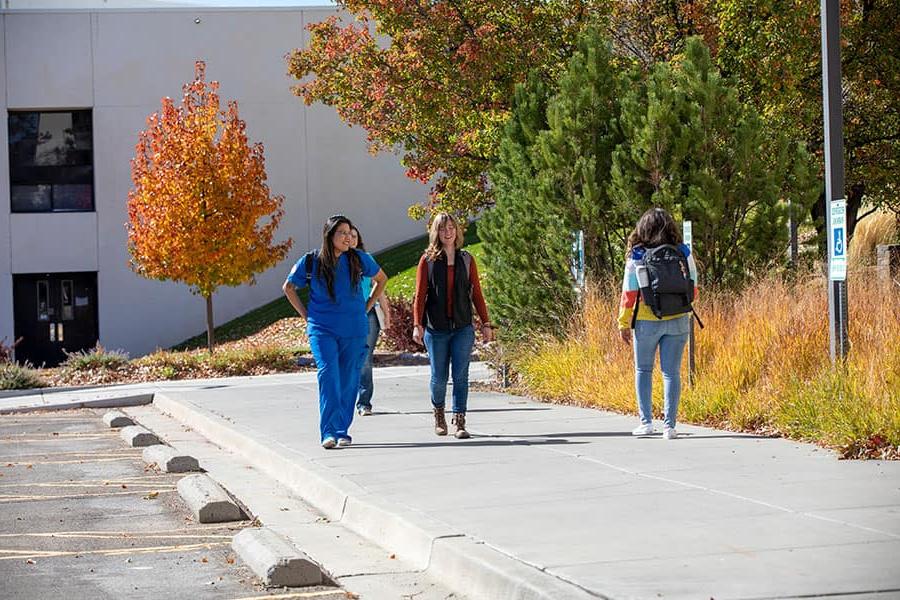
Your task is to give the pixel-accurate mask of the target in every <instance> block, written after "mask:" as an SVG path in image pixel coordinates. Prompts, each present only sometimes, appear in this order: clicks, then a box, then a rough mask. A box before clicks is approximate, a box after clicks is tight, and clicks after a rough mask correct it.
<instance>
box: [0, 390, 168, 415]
mask: <svg viewBox="0 0 900 600" xmlns="http://www.w3.org/2000/svg"><path fill="white" fill-rule="evenodd" d="M151 402H153V394H149V393H148V394H134V395H131V396H118V397H113V398H97V399H96V400H75V401H73V402H58V403H56V404H34V405H32V406H18V407H16V408H3V409H0V415H9V414H15V413H27V412H37V411H41V410H71V409H75V408H119V407H122V406H144V405H146V404H150V403H151Z"/></svg>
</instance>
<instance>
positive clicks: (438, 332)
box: [413, 213, 494, 439]
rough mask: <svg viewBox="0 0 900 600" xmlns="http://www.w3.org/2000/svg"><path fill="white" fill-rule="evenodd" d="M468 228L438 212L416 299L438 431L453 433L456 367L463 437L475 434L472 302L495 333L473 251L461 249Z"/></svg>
mask: <svg viewBox="0 0 900 600" xmlns="http://www.w3.org/2000/svg"><path fill="white" fill-rule="evenodd" d="M462 245H463V231H462V228H461V227H460V226H459V224H458V223H457V222H456V219H454V218H453V216H452V215H450V214H448V213H438V214H437V215H435V217H434V221H432V223H431V228H430V230H429V234H428V248H427V249H426V250H425V253H424V254H423V255H422V258H421V259H420V260H419V266H418V269H417V271H416V293H415V298H414V300H413V323H414V327H413V340H414V341H415V342H416V343H417V344H422V343H423V342H424V344H425V347H426V348H427V349H428V360H429V362H430V363H431V405H432V409H433V411H434V432H435V433H436V434H437V435H447V418H446V416H445V413H444V401H445V399H446V396H447V378H448V374H449V373H448V372H449V371H450V369H451V367H452V372H453V415H454V416H453V424H454V425H456V433H455V434H454V435H455V436H456V438H457V439H465V438H468V437H469V432H468V431H466V405H467V401H468V396H469V357H470V356H471V354H472V346H473V345H474V343H475V329H474V328H473V326H472V305H473V304H474V305H475V310H476V312H478V317H479V319H480V320H481V334H482V336H483V337H484V340H485V341H486V342H489V341H491V340H492V339H493V338H494V330H493V326H492V325H491V322H490V319H489V318H488V312H487V305H486V304H485V302H484V296H483V295H482V293H481V281H480V280H479V278H478V267H477V266H476V264H475V259H474V258H473V257H472V255H471V254H469V253H468V252H465V251H464V250H461V248H462Z"/></svg>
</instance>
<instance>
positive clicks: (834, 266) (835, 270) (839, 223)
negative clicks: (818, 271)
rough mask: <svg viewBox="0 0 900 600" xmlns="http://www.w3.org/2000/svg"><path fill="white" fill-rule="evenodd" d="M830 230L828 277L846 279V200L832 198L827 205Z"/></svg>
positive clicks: (837, 279)
mask: <svg viewBox="0 0 900 600" xmlns="http://www.w3.org/2000/svg"><path fill="white" fill-rule="evenodd" d="M829 212H830V213H831V218H830V219H829V222H830V223H831V231H829V232H828V242H829V243H828V254H829V260H828V278H829V279H830V280H831V281H844V280H846V279H847V201H846V200H845V199H843V198H841V199H839V200H832V201H831V205H830V206H829Z"/></svg>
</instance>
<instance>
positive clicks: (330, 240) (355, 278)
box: [316, 215, 362, 300]
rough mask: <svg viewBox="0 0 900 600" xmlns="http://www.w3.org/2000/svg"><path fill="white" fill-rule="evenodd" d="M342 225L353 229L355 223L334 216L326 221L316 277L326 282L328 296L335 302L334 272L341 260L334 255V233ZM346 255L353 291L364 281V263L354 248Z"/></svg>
mask: <svg viewBox="0 0 900 600" xmlns="http://www.w3.org/2000/svg"><path fill="white" fill-rule="evenodd" d="M342 223H346V224H347V225H348V226H349V227H350V228H351V229H353V223H351V222H350V219H348V218H347V217H345V216H344V215H334V216H331V217H328V220H327V221H325V226H324V227H322V247H321V248H320V249H319V268H318V270H317V272H316V275H318V276H319V277H321V278H322V279H324V280H325V286H326V287H327V288H328V295H329V296H331V299H332V300H335V297H334V271H335V269H336V268H337V263H338V259H339V258H340V256H338V255H335V253H334V232H335V231H337V228H338V227H339V226H340V225H341V224H342ZM346 254H347V261H348V263H349V264H350V283H351V284H352V287H353V289H356V288H357V286H359V282H360V281H361V280H362V262H360V260H359V255H358V254H357V253H356V250H354V249H353V248H350V250H348V251H347V252H346Z"/></svg>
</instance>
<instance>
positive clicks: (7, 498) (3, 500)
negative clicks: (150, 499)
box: [0, 487, 175, 504]
mask: <svg viewBox="0 0 900 600" xmlns="http://www.w3.org/2000/svg"><path fill="white" fill-rule="evenodd" d="M155 491H158V492H159V493H161V494H166V493H171V492H174V491H175V488H174V487H173V488H170V489H162V488H160V489H158V490H155ZM146 493H147V490H131V491H126V492H111V493H108V494H66V495H62V496H36V495H35V496H25V495H15V494H10V495H2V494H0V504H7V503H10V502H42V501H47V500H76V499H80V498H104V497H107V496H129V495H134V494H146Z"/></svg>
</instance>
